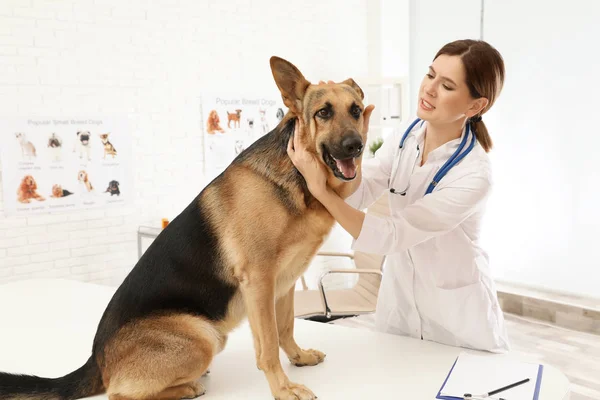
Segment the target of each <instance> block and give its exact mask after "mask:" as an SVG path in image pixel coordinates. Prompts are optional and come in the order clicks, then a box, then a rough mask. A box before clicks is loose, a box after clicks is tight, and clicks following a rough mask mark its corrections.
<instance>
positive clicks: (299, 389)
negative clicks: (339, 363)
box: [273, 382, 317, 400]
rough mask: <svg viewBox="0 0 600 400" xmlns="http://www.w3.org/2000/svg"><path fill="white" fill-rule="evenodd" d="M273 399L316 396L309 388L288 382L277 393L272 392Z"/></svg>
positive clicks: (306, 399)
mask: <svg viewBox="0 0 600 400" xmlns="http://www.w3.org/2000/svg"><path fill="white" fill-rule="evenodd" d="M273 397H275V400H314V399H316V398H317V396H315V394H314V393H313V392H311V390H310V389H309V388H307V387H306V386H304V385H299V384H297V383H292V382H290V383H288V384H287V385H286V386H284V387H282V388H281V389H280V390H278V391H277V393H273Z"/></svg>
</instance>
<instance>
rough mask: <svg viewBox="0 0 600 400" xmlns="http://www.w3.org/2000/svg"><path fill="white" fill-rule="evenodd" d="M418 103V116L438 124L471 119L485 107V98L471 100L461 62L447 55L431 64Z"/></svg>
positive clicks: (457, 58)
mask: <svg viewBox="0 0 600 400" xmlns="http://www.w3.org/2000/svg"><path fill="white" fill-rule="evenodd" d="M418 100H419V103H418V106H417V116H418V117H419V118H421V119H422V120H425V121H427V122H429V123H437V124H448V123H452V122H455V121H457V120H461V119H464V118H470V117H472V116H474V115H475V114H477V113H478V112H479V111H481V110H482V109H483V108H484V107H485V105H486V104H487V100H486V99H485V98H480V99H473V98H472V97H471V94H470V93H469V88H468V87H467V83H466V76H465V69H464V66H463V63H462V60H461V59H460V57H458V56H448V55H440V56H439V57H438V58H436V59H435V60H434V61H433V63H432V64H431V66H430V67H429V70H428V71H427V74H426V75H425V77H424V78H423V82H422V83H421V87H420V89H419V99H418Z"/></svg>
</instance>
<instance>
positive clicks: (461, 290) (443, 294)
mask: <svg viewBox="0 0 600 400" xmlns="http://www.w3.org/2000/svg"><path fill="white" fill-rule="evenodd" d="M436 292H437V304H438V309H439V311H440V314H441V315H440V322H441V323H442V325H443V327H444V328H445V329H446V330H447V331H448V332H449V333H450V334H451V336H453V337H454V339H455V341H456V344H457V345H459V346H466V347H471V348H479V349H489V348H492V347H495V346H496V342H495V337H496V335H495V334H494V330H495V329H496V326H497V321H496V316H495V312H494V310H493V303H492V301H491V299H490V295H489V293H488V290H487V288H486V287H485V285H484V284H483V283H482V282H481V281H480V282H476V283H473V284H469V285H466V286H462V287H458V288H455V289H442V288H437V289H436Z"/></svg>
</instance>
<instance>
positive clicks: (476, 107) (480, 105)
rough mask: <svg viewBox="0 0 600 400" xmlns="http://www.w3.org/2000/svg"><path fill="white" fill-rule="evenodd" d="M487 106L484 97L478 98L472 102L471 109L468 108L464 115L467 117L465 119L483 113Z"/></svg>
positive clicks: (486, 100)
mask: <svg viewBox="0 0 600 400" xmlns="http://www.w3.org/2000/svg"><path fill="white" fill-rule="evenodd" d="M488 104H489V100H488V99H487V98H485V97H480V98H478V99H476V100H473V103H471V107H469V109H468V110H467V112H466V113H465V115H466V116H467V118H471V117H473V116H474V115H477V114H479V113H481V111H483V110H484V109H485V108H486V107H487V105H488Z"/></svg>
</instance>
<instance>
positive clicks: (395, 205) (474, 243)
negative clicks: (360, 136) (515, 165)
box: [346, 123, 510, 352]
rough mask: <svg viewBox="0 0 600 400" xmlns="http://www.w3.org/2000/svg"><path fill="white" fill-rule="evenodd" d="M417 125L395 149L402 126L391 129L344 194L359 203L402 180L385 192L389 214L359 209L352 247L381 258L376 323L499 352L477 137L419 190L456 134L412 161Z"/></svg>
mask: <svg viewBox="0 0 600 400" xmlns="http://www.w3.org/2000/svg"><path fill="white" fill-rule="evenodd" d="M426 126H427V124H426V123H424V124H423V125H422V126H421V125H420V124H418V125H417V126H415V127H414V128H413V131H412V133H411V134H410V135H409V136H408V137H407V139H406V141H405V144H404V148H403V150H402V151H400V150H399V143H400V139H401V137H402V135H403V134H404V129H402V130H399V131H397V132H396V133H395V134H394V135H391V136H390V137H389V138H388V139H387V140H386V141H385V142H384V144H383V145H382V147H381V148H380V149H379V150H378V151H377V153H376V157H375V158H373V159H365V160H364V161H363V178H362V182H361V185H360V186H359V188H358V189H357V191H356V192H355V193H353V194H352V195H351V196H350V197H349V198H348V199H346V202H347V203H348V204H350V205H352V206H353V207H355V208H358V209H364V208H366V207H368V206H369V205H370V204H372V203H373V202H375V201H376V200H377V199H378V198H379V197H380V196H381V195H382V194H383V193H384V191H387V190H389V189H390V188H394V189H395V190H396V192H397V193H398V192H402V191H404V189H406V188H407V186H408V190H407V191H406V195H404V196H402V195H400V194H393V193H390V194H389V203H390V204H389V205H390V213H391V216H390V217H387V218H383V217H377V216H373V215H370V214H367V215H366V217H365V220H364V223H363V227H362V230H361V232H360V235H359V237H358V238H357V239H356V240H355V241H353V244H352V248H353V250H355V251H361V252H367V253H373V254H381V255H386V256H387V257H386V263H385V265H384V271H383V279H382V282H381V288H380V291H379V298H378V302H377V308H376V313H375V321H376V328H377V329H378V330H380V331H383V332H388V333H393V334H400V335H408V336H412V337H415V338H423V339H425V340H431V341H435V342H439V343H443V344H448V345H452V346H460V347H466V348H473V349H479V350H487V351H491V352H506V351H508V350H509V348H510V347H509V343H508V337H507V332H506V327H505V322H504V317H503V313H502V310H501V309H500V306H499V303H498V299H497V295H496V288H495V285H494V282H493V280H492V277H491V275H490V268H489V260H488V255H487V253H486V252H485V250H484V249H482V248H481V247H480V245H479V239H480V228H481V219H482V215H483V211H484V206H485V202H486V199H487V197H488V195H489V192H490V188H491V173H490V162H489V159H488V156H487V154H486V153H485V151H484V150H483V148H482V147H481V146H480V144H479V143H476V145H475V147H474V148H473V150H472V151H471V152H470V153H469V154H468V155H467V156H466V157H465V158H464V159H463V160H462V161H460V163H458V164H457V165H455V166H454V167H453V168H452V169H451V170H450V171H449V172H448V173H447V174H446V176H444V177H443V178H442V179H441V181H440V182H439V183H438V184H437V186H436V187H435V189H434V190H433V192H432V193H430V194H428V195H426V196H424V194H425V191H426V189H427V186H428V185H429V183H430V182H431V181H432V179H433V177H434V175H435V174H436V172H437V171H438V170H439V168H440V167H441V166H442V165H443V164H444V163H445V162H446V160H447V159H448V158H449V157H450V156H451V155H452V154H453V153H454V151H455V150H456V149H457V147H458V145H459V143H460V141H461V139H462V137H461V139H456V140H452V141H450V142H448V143H446V144H444V145H443V146H440V147H439V148H437V149H435V150H433V151H432V152H430V153H429V155H428V159H427V162H426V163H425V165H423V166H420V162H421V159H422V157H421V155H420V154H421V153H422V152H419V151H418V150H417V145H418V146H419V148H420V149H422V148H423V141H424V136H425V129H426ZM462 134H463V135H464V134H465V131H464V130H463V133H462ZM469 142H470V138H469ZM469 142H468V143H467V145H468V144H469ZM465 147H466V146H465ZM394 171H396V172H394Z"/></svg>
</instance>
